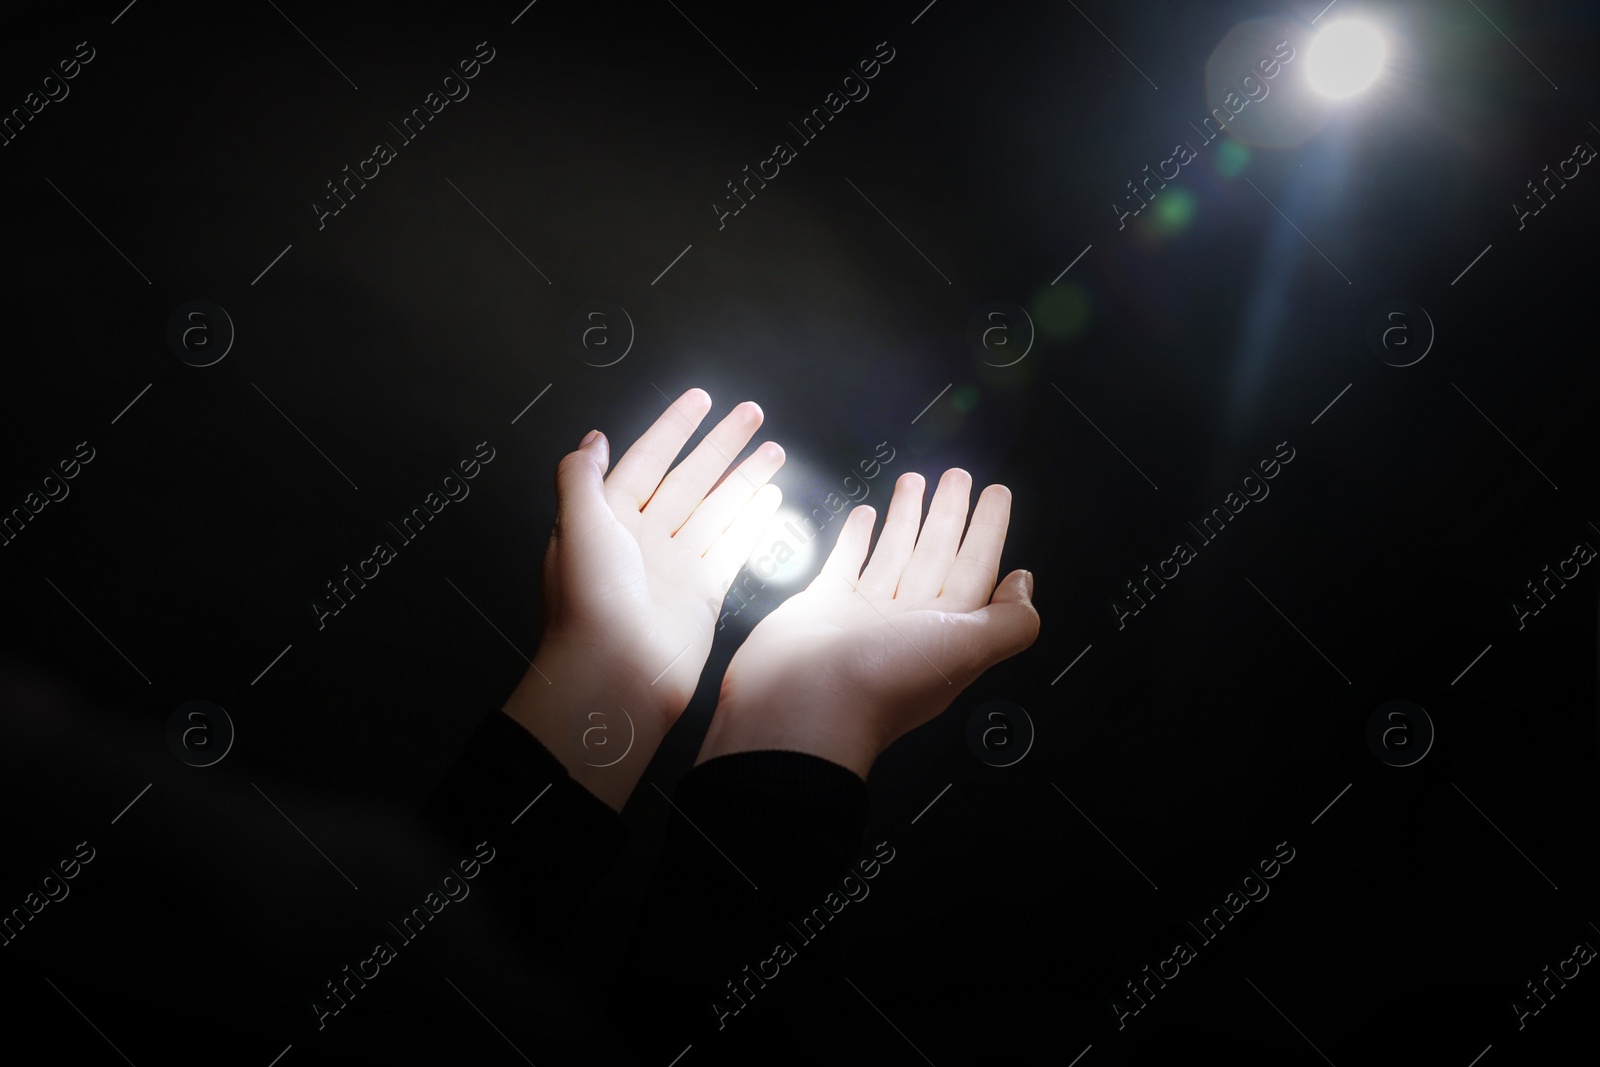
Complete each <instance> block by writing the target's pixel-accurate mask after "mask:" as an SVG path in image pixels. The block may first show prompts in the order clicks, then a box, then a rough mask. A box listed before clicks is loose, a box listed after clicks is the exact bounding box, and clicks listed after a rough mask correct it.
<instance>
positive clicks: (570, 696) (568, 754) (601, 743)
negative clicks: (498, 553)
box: [501, 637, 681, 812]
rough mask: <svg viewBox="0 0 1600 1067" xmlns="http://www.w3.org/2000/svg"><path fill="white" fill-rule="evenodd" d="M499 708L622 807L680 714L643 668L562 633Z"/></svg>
mask: <svg viewBox="0 0 1600 1067" xmlns="http://www.w3.org/2000/svg"><path fill="white" fill-rule="evenodd" d="M501 710H502V711H504V712H505V714H506V715H509V716H510V717H511V719H512V720H513V721H515V722H517V723H518V724H520V725H521V726H522V727H523V729H525V730H527V731H528V732H529V733H530V734H532V735H533V736H534V737H535V738H537V739H538V740H539V743H540V744H542V745H544V747H545V748H546V749H547V750H548V751H549V752H550V754H551V755H553V756H554V757H555V758H556V759H557V760H558V761H560V763H561V765H562V766H563V767H564V768H566V771H567V773H568V774H569V775H571V776H572V778H573V780H574V781H575V782H577V783H578V784H579V785H581V786H583V788H585V789H587V790H588V791H589V792H590V793H592V794H594V795H595V796H596V797H598V798H599V799H600V800H602V801H603V802H605V804H606V805H607V806H609V807H610V808H611V809H612V810H613V811H617V812H620V811H621V810H622V806H623V805H624V804H625V803H627V800H628V797H629V796H630V795H631V794H632V793H633V790H634V787H635V786H636V785H638V784H639V778H640V777H641V776H642V775H643V774H644V769H645V768H646V767H647V766H649V764H650V760H651V759H652V758H653V757H654V756H655V752H656V749H657V748H658V747H660V745H661V739H662V738H663V737H664V736H665V735H666V732H667V728H668V726H670V724H671V720H672V719H673V718H675V715H674V714H672V710H673V709H667V708H663V707H662V694H659V693H656V692H654V691H653V687H652V686H651V684H650V683H649V682H648V681H646V680H645V679H644V678H643V677H642V675H640V674H639V672H637V671H634V670H625V669H621V668H619V667H618V666H617V665H616V664H615V662H614V659H613V657H610V656H608V655H606V654H605V653H604V652H603V651H601V650H596V649H592V648H587V647H580V646H576V645H573V644H569V643H566V642H563V641H562V640H561V639H560V638H559V637H558V638H553V639H550V640H547V641H545V642H543V643H541V645H540V647H539V652H538V654H537V655H536V656H535V657H534V664H533V669H532V670H530V671H528V673H527V674H526V675H524V676H523V679H522V681H521V682H520V683H519V684H518V685H517V687H516V689H515V690H513V691H512V693H511V696H510V697H508V698H507V700H506V702H505V705H504V706H503V708H502V709H501ZM679 710H681V709H679Z"/></svg>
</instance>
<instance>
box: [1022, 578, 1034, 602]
mask: <svg viewBox="0 0 1600 1067" xmlns="http://www.w3.org/2000/svg"><path fill="white" fill-rule="evenodd" d="M1022 585H1023V587H1024V588H1025V589H1027V590H1028V599H1029V600H1032V599H1033V572H1032V571H1023V572H1022Z"/></svg>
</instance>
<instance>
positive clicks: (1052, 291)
mask: <svg viewBox="0 0 1600 1067" xmlns="http://www.w3.org/2000/svg"><path fill="white" fill-rule="evenodd" d="M1028 310H1029V312H1031V313H1032V315H1033V319H1034V322H1035V323H1037V324H1038V327H1039V332H1040V333H1041V334H1043V335H1044V336H1046V337H1049V338H1051V339H1052V340H1056V341H1069V340H1071V339H1072V338H1074V337H1076V336H1077V335H1078V334H1080V333H1082V332H1083V331H1084V330H1085V329H1086V328H1087V327H1088V325H1089V320H1090V318H1091V317H1092V306H1091V303H1090V300H1089V294H1088V293H1087V292H1085V291H1084V289H1083V287H1082V286H1080V285H1078V284H1077V283H1076V282H1062V283H1061V284H1060V285H1050V286H1046V287H1045V289H1044V291H1043V292H1041V293H1039V295H1037V296H1035V297H1034V298H1033V300H1032V302H1031V303H1029V305H1028Z"/></svg>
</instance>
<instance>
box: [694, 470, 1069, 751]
mask: <svg viewBox="0 0 1600 1067" xmlns="http://www.w3.org/2000/svg"><path fill="white" fill-rule="evenodd" d="M923 488H924V483H923V478H922V476H921V475H919V474H904V475H902V476H901V477H900V479H899V480H898V481H897V482H896V483H895V490H894V496H893V498H892V499H891V500H890V502H889V515H888V519H887V520H886V522H885V523H884V529H883V534H882V536H880V537H879V539H878V544H877V548H876V550H875V551H874V552H873V553H872V558H871V561H870V562H867V563H866V569H865V570H864V571H863V570H862V564H863V562H864V561H866V557H867V548H868V544H869V543H870V541H871V538H872V526H873V521H874V519H875V518H876V515H875V513H874V511H873V509H872V508H870V507H867V506H864V505H863V506H861V507H857V508H855V509H854V510H853V511H851V513H850V516H849V518H848V519H847V520H846V521H845V525H844V528H843V529H842V530H841V531H840V533H839V540H838V542H837V544H835V545H834V549H833V552H832V553H831V554H830V555H829V556H828V561H827V562H826V563H825V564H824V565H823V568H822V572H821V573H820V574H818V575H817V577H816V579H815V580H814V581H813V582H812V583H811V584H810V585H809V586H808V587H807V588H806V589H805V591H804V592H802V593H799V594H798V595H796V596H794V597H791V598H790V599H789V600H787V601H785V602H784V603H783V604H782V605H780V606H779V607H778V608H777V609H776V610H774V611H773V612H772V613H771V614H770V615H768V616H767V617H766V618H764V619H763V620H761V622H760V623H759V624H758V625H757V626H756V628H755V629H754V630H753V631H752V632H751V634H750V636H749V637H748V638H747V639H746V640H745V642H744V644H743V645H741V646H740V647H739V650H738V651H737V652H736V653H735V654H734V657H733V660H732V662H731V663H730V664H729V665H728V670H727V673H726V674H725V675H724V677H723V681H722V694H721V698H720V700H719V701H718V705H717V711H716V715H715V716H714V717H713V719H712V722H711V727H710V730H709V731H708V732H707V735H706V739H705V742H704V744H703V746H702V747H701V750H700V758H699V761H698V762H701V763H703V762H705V761H706V760H708V759H711V758H713V757H715V756H720V755H728V754H730V753H734V752H751V751H758V750H762V749H787V750H791V751H798V752H806V753H810V754H812V755H816V756H821V757H823V758H824V759H828V760H831V761H832V762H834V763H838V764H840V765H841V766H844V767H848V768H849V769H850V770H852V771H854V772H855V773H856V774H857V775H859V776H860V777H861V778H863V779H865V778H866V777H867V772H868V771H869V770H870V769H871V767H872V763H873V761H874V760H876V759H877V757H878V755H879V753H881V752H882V751H883V750H884V749H886V748H887V747H888V746H889V745H890V744H892V743H893V742H894V741H895V740H896V739H897V738H899V737H900V736H902V735H903V734H906V733H908V732H910V731H911V730H913V729H915V728H916V727H918V726H920V725H922V724H923V723H925V722H927V721H929V720H930V719H932V718H934V717H935V716H937V715H938V714H939V713H940V712H942V711H943V710H944V709H945V708H947V707H949V706H950V704H951V702H952V701H954V700H955V698H956V696H957V695H958V694H960V692H961V691H962V690H963V689H965V688H966V687H967V686H969V685H971V684H972V683H973V682H974V681H976V680H977V679H978V677H979V676H980V675H982V674H983V672H984V671H986V670H988V669H989V668H990V667H991V666H993V665H994V664H996V663H998V662H1000V661H1001V660H1003V659H1007V658H1009V657H1011V656H1014V655H1016V654H1017V653H1018V652H1021V651H1022V650H1023V649H1025V648H1027V647H1028V646H1030V645H1032V644H1033V642H1034V640H1035V639H1036V638H1037V637H1038V635H1039V614H1038V612H1037V611H1035V610H1034V607H1033V601H1032V596H1033V575H1032V574H1031V573H1030V572H1028V571H1023V570H1015V571H1012V572H1011V573H1010V574H1008V575H1006V578H1005V580H1004V581H1002V582H1000V583H999V585H998V586H997V585H996V583H995V576H996V574H997V573H998V569H999V563H1000V551H1001V549H1002V548H1003V547H1004V545H1005V538H1006V529H1007V526H1008V525H1009V523H1010V518H1011V491H1010V490H1009V489H1007V488H1006V487H1005V486H1003V485H991V486H989V487H988V488H987V489H985V490H984V491H983V494H982V495H981V496H980V497H979V499H978V505H977V508H976V509H975V510H974V512H973V515H972V526H971V529H969V530H967V533H966V538H965V540H963V539H962V528H963V526H965V524H966V519H967V506H968V500H969V499H970V495H971V491H972V478H971V476H970V475H968V474H967V472H966V471H963V470H959V469H954V468H953V469H951V470H948V471H946V472H945V473H944V477H943V478H942V479H941V480H940V482H939V488H938V490H937V491H936V492H935V494H934V497H933V503H932V505H931V506H930V508H929V512H928V519H927V522H926V523H922V522H921V518H922V493H923ZM919 526H920V528H921V529H920V536H919ZM958 546H959V547H958Z"/></svg>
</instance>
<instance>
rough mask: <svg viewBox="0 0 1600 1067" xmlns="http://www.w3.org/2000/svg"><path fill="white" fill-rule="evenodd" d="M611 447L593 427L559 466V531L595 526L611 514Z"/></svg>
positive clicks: (604, 436) (561, 532)
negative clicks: (607, 476) (608, 473)
mask: <svg viewBox="0 0 1600 1067" xmlns="http://www.w3.org/2000/svg"><path fill="white" fill-rule="evenodd" d="M610 458H611V448H610V444H609V443H608V442H607V441H606V435H605V434H603V433H601V432H600V431H599V430H590V431H589V433H588V434H586V435H585V436H584V438H583V441H582V442H581V443H579V445H578V447H577V450H576V451H573V452H568V453H567V454H566V455H565V456H562V457H561V462H560V463H559V464H557V466H556V534H557V536H560V535H562V534H564V533H570V532H572V531H574V530H592V529H594V528H595V527H596V526H599V525H601V524H603V523H605V522H609V521H610V520H611V518H612V514H611V508H610V506H609V505H608V504H607V503H606V497H605V472H606V467H607V466H609V464H610Z"/></svg>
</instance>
